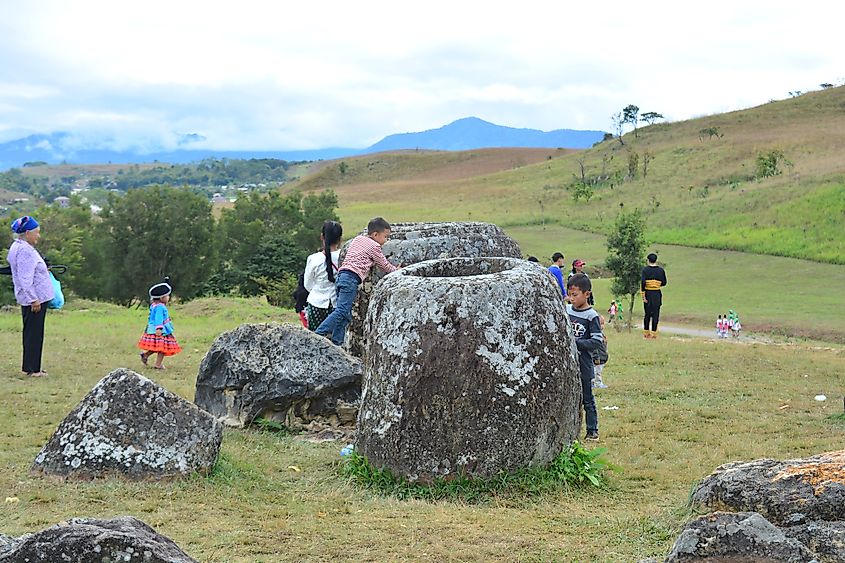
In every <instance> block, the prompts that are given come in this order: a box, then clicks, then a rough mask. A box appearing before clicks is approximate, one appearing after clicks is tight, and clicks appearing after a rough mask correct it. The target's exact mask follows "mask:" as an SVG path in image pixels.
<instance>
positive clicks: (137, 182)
mask: <svg viewBox="0 0 845 563" xmlns="http://www.w3.org/2000/svg"><path fill="white" fill-rule="evenodd" d="M289 165H290V163H288V162H286V161H282V160H275V159H261V160H232V161H229V160H214V159H208V160H204V161H200V162H197V163H192V164H186V165H170V164H159V163H156V164H154V165H151V166H144V165H141V166H139V165H128V166H126V167H117V166H112V165H90V167H85V166H79V167H75V166H74V167H72V168H71V169H70V170H63V171H61V172H60V171H59V170H58V167H49V168H47V166H46V163H41V162H34V163H26V164H24V166H23V170H25V171H26V173H25V174H23V173H21V171H20V169H18V170H16V171H9V172H6V173H0V180H5V181H0V188H3V190H5V192H6V193H5V195H6V197H5V198H4V199H0V213H3V214H6V213H9V212H10V211H11V210H13V209H17V208H25V207H28V206H30V205H31V203H30V202H32V201H38V200H41V201H45V202H47V203H50V204H52V205H56V206H59V207H64V208H66V207H70V205H71V202H72V198H74V197H79V199H80V200H81V201H82V202H83V203H87V204H88V205H89V207H90V209H91V211H92V213H95V214H97V213H99V212H100V211H102V209H103V206H104V205H105V204H106V201H107V200H108V195H109V193H116V194H122V193H125V192H126V191H127V190H129V189H134V188H139V187H143V186H148V185H156V184H162V185H172V186H180V185H181V186H187V187H190V188H191V189H192V191H194V192H195V193H201V194H205V195H206V197H207V198H208V200H209V201H210V202H211V204H212V205H229V204H231V203H233V202H235V201H236V200H237V198H238V196H239V195H240V194H243V193H248V192H252V191H259V192H266V191H270V190H272V189H276V188H278V187H279V186H281V185H282V184H285V183H287V182H288V181H290V180H291V179H293V178H291V177H289V176H288V175H287V170H288V167H289ZM42 167H43V170H44V175H41V174H37V173H36V171H40V170H41V169H42ZM104 167H107V168H108V169H107V170H103V168H104ZM86 168H88V169H86ZM3 190H0V192H2V191H3Z"/></svg>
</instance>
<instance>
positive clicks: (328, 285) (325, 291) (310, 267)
mask: <svg viewBox="0 0 845 563" xmlns="http://www.w3.org/2000/svg"><path fill="white" fill-rule="evenodd" d="M339 257H340V250H335V251H333V252H332V264H334V275H335V277H337V260H338V258H339ZM304 285H305V289H307V290H308V292H309V293H308V303H309V304H311V305H313V306H314V307H320V308H321V309H328V308H329V305H331V306H332V307H334V305H335V302H336V301H337V290H336V289H335V286H334V283H332V282H330V281H329V276H328V274H327V273H326V255H325V254H323V253H322V252H315V253H314V254H312V255H311V256H309V257H308V260H307V261H306V262H305V283H304Z"/></svg>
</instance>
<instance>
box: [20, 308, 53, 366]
mask: <svg viewBox="0 0 845 563" xmlns="http://www.w3.org/2000/svg"><path fill="white" fill-rule="evenodd" d="M21 315H22V316H23V365H22V367H21V369H22V370H23V371H25V372H26V373H36V372H39V371H41V350H42V349H43V348H44V320H45V319H46V318H47V305H46V303H42V304H41V310H40V311H39V312H37V313H33V312H32V307H30V306H29V305H27V306H25V307H24V306H22V307H21Z"/></svg>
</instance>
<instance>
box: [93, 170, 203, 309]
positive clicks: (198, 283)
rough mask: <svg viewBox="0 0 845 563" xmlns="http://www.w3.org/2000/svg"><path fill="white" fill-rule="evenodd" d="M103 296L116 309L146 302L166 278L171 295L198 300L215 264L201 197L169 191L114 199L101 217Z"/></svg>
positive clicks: (153, 189) (143, 190)
mask: <svg viewBox="0 0 845 563" xmlns="http://www.w3.org/2000/svg"><path fill="white" fill-rule="evenodd" d="M102 218H103V220H102V224H101V225H100V228H99V236H101V237H102V238H103V244H102V252H103V255H102V262H101V266H103V268H102V271H101V272H100V274H101V276H102V279H103V287H102V290H103V294H104V296H105V297H106V298H108V299H110V300H112V301H116V302H118V303H123V304H127V305H128V304H130V303H132V302H133V301H134V300H136V299H141V300H145V299H147V289H148V288H149V286H150V285H151V284H153V283H155V282H158V281H160V280H161V279H162V278H163V277H164V276H170V278H171V279H172V281H173V285H174V293H175V294H177V295H179V296H181V297H185V298H191V297H194V296H196V295H197V294H198V293H199V292H200V290H201V289H202V287H203V284H204V282H205V281H206V279H207V277H208V275H209V273H210V270H211V267H212V266H213V263H214V244H213V240H214V230H215V229H214V220H213V218H212V216H211V204H210V203H209V202H208V201H207V200H206V199H205V198H204V197H202V196H199V195H196V194H193V193H190V192H189V191H187V190H184V189H178V188H173V187H169V186H150V187H147V188H139V189H136V190H131V191H129V192H127V194H126V195H125V196H123V197H115V196H114V195H112V197H111V198H110V199H109V203H108V205H107V206H106V208H105V209H103V212H102Z"/></svg>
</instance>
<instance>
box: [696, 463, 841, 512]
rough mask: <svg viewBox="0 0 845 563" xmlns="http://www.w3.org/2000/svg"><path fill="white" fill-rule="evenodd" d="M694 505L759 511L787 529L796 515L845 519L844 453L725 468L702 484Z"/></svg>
mask: <svg viewBox="0 0 845 563" xmlns="http://www.w3.org/2000/svg"><path fill="white" fill-rule="evenodd" d="M692 502H693V504H695V505H699V506H704V507H707V508H708V509H710V510H727V511H734V512H743V511H754V512H759V513H760V514H762V515H763V516H765V517H766V518H767V519H769V520H770V521H772V522H774V523H776V524H778V525H785V526H787V525H790V522H791V519H793V518H794V517H795V515H800V516H801V518H802V519H804V520H807V521H810V520H821V521H840V520H845V450H840V451H835V452H828V453H823V454H819V455H815V456H812V457H808V458H804V459H791V460H786V461H778V460H774V459H758V460H755V461H749V462H732V463H727V464H724V465H721V466H719V467H717V468H716V470H715V471H714V472H713V473H712V474H711V475H709V476H708V477H706V478H704V479H703V480H702V481H701V483H699V484H698V486H697V487H696V489H695V491H694V492H693V495H692Z"/></svg>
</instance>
